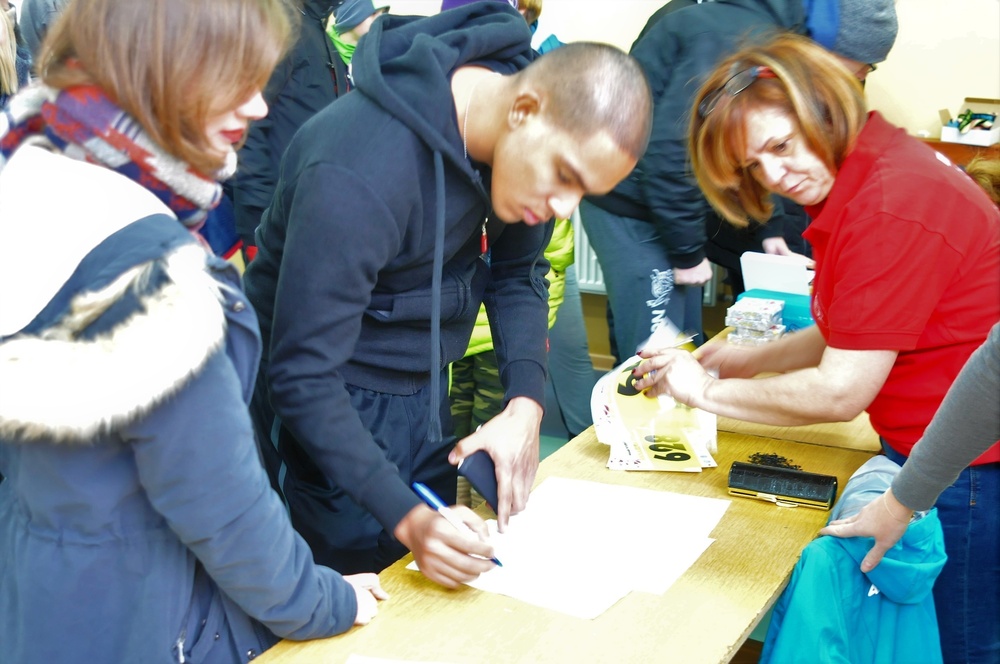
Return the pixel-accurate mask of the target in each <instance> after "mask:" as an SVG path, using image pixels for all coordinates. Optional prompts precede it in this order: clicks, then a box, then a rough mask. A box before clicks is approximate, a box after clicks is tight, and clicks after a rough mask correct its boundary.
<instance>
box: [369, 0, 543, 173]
mask: <svg viewBox="0 0 1000 664" xmlns="http://www.w3.org/2000/svg"><path fill="white" fill-rule="evenodd" d="M533 59H534V52H533V51H532V50H531V31H530V30H529V29H528V26H527V24H526V23H525V22H524V19H523V18H522V17H521V15H520V14H518V13H517V10H515V9H513V8H512V7H510V6H509V5H507V4H506V3H500V2H490V3H475V4H472V5H467V6H465V7H460V8H457V9H454V10H451V11H448V12H445V13H442V14H437V15H435V16H427V17H423V16H393V15H391V14H387V15H385V16H383V17H382V18H381V19H380V20H378V21H376V22H375V23H374V24H373V25H372V28H371V30H370V31H369V32H368V34H367V35H365V37H363V38H362V39H361V41H360V43H359V44H358V47H357V50H356V51H355V52H354V60H353V68H354V72H353V73H354V83H355V89H356V91H359V92H361V93H362V94H364V95H365V96H367V97H369V98H370V99H372V100H373V101H375V103H377V104H378V105H379V106H381V107H382V108H383V109H385V110H386V111H387V112H388V113H390V114H391V115H393V116H394V117H395V118H397V119H398V120H400V121H401V122H402V123H404V124H405V125H406V126H407V127H409V128H410V129H411V130H412V131H413V132H414V133H416V134H417V135H418V136H419V137H420V138H421V140H423V141H424V142H425V143H426V144H427V145H428V147H430V148H431V149H432V150H434V151H435V152H440V153H441V154H442V155H443V156H444V158H445V159H446V160H449V161H451V162H452V163H454V164H456V165H458V166H459V167H460V168H461V169H463V170H465V171H471V168H470V167H469V165H468V164H467V161H466V159H465V157H464V155H463V154H462V137H461V135H460V134H459V133H458V120H457V118H456V116H455V108H454V101H453V97H452V94H451V75H452V73H453V72H454V71H455V70H456V69H457V68H459V67H461V66H463V65H478V66H482V67H487V68H489V69H491V70H493V71H496V72H499V73H501V74H513V73H515V72H516V71H519V70H521V69H524V67H526V66H527V65H528V63H530V62H531V61H532V60H533Z"/></svg>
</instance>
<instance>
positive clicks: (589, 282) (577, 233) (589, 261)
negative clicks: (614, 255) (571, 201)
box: [573, 209, 720, 307]
mask: <svg viewBox="0 0 1000 664" xmlns="http://www.w3.org/2000/svg"><path fill="white" fill-rule="evenodd" d="M573 242H574V252H575V260H574V263H575V264H576V279H577V281H579V282H580V292H581V293H597V294H598V295H606V294H607V289H605V288H604V273H602V272H601V265H600V263H598V262H597V254H596V253H594V250H593V248H591V246H590V242H588V241H587V232H586V231H585V230H583V223H582V222H581V221H580V210H579V209H577V210H574V211H573ZM719 269H720V268H719V267H718V266H716V265H715V264H713V265H712V279H711V281H709V282H708V283H707V284H705V287H704V290H703V291H702V304H703V305H704V306H706V307H714V306H715V304H716V298H717V295H718V293H717V291H718V287H719V283H720V279H719Z"/></svg>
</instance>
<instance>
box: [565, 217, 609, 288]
mask: <svg viewBox="0 0 1000 664" xmlns="http://www.w3.org/2000/svg"><path fill="white" fill-rule="evenodd" d="M573 242H574V253H575V257H576V258H575V260H574V263H575V264H576V279H577V281H578V282H580V291H581V292H583V293H597V294H599V295H604V294H605V293H606V292H607V291H605V289H604V274H603V273H602V272H601V266H600V264H599V263H598V262H597V254H595V253H594V250H593V249H592V248H591V247H590V242H588V241H587V233H586V231H584V230H583V224H582V223H581V222H580V211H579V210H574V212H573Z"/></svg>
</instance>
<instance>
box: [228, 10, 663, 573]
mask: <svg viewBox="0 0 1000 664" xmlns="http://www.w3.org/2000/svg"><path fill="white" fill-rule="evenodd" d="M352 62H353V63H354V82H355V84H356V88H355V90H354V92H352V93H351V94H349V95H347V96H345V97H341V98H340V99H338V100H337V101H335V102H334V103H332V104H330V105H329V106H327V107H326V108H324V109H323V110H322V111H320V112H319V113H318V114H317V115H315V116H313V118H312V119H311V120H310V121H309V122H308V123H306V124H305V125H303V127H302V129H300V130H299V131H298V132H297V133H296V134H295V137H294V138H293V139H292V142H291V144H290V145H289V147H288V150H287V151H286V153H285V157H284V160H283V162H282V168H281V177H280V178H279V182H278V185H277V187H276V189H275V195H274V198H273V200H272V202H271V205H270V207H268V209H267V211H266V212H265V213H264V216H263V219H262V221H261V225H260V228H259V230H258V232H257V236H256V237H257V239H258V241H259V242H258V250H259V253H258V254H257V257H256V258H255V259H254V260H253V262H251V263H250V265H249V267H248V268H247V271H246V274H245V276H244V283H245V284H246V288H247V294H248V296H249V297H250V301H251V302H252V303H253V305H254V307H255V308H256V309H257V312H258V314H259V316H260V322H261V330H262V334H263V336H264V338H265V340H266V343H265V348H266V352H265V353H264V358H263V359H262V362H261V369H260V372H259V375H258V379H257V386H256V394H255V396H254V401H253V405H252V415H253V417H254V418H255V424H256V427H257V431H258V434H259V442H260V443H261V446H260V447H261V451H262V454H263V457H264V462H265V465H266V467H267V468H268V471H269V472H270V475H271V481H272V483H273V484H274V486H275V487H276V488H277V489H278V490H279V491H281V492H282V493H283V495H284V497H285V498H286V500H287V503H288V506H289V510H290V513H291V516H292V523H293V524H294V525H295V527H296V528H297V529H298V530H299V532H301V533H302V534H303V536H304V537H305V538H306V540H307V541H308V542H309V543H310V545H311V546H312V549H313V553H314V554H315V555H316V558H317V560H318V561H319V562H321V563H326V564H329V565H331V566H332V567H334V568H335V569H338V570H339V571H341V572H358V571H377V570H380V569H382V568H384V567H386V566H388V565H389V564H391V563H392V562H394V561H395V560H397V559H398V558H400V557H402V556H403V555H404V554H405V553H406V549H409V550H411V551H412V552H413V555H414V557H415V558H416V561H417V563H418V564H419V566H420V569H421V571H422V572H423V573H424V574H425V575H426V576H427V577H428V578H430V579H432V580H434V581H436V582H438V583H441V584H443V585H446V586H455V585H458V584H460V583H462V582H464V581H468V580H471V579H473V578H475V577H476V576H478V575H479V574H481V573H482V572H485V571H487V570H489V569H491V568H492V566H493V563H492V562H490V560H489V557H490V556H491V555H492V554H491V553H490V551H491V548H490V547H489V546H488V544H486V543H485V542H480V541H478V540H477V539H476V538H475V537H472V536H468V535H466V534H464V533H462V532H459V531H458V530H456V529H455V528H453V527H452V526H451V525H450V524H449V523H448V522H447V521H445V520H444V519H442V518H441V517H440V516H438V515H437V513H436V512H434V511H433V510H432V509H430V508H429V507H427V506H426V505H424V504H422V502H421V500H420V498H419V497H418V496H417V495H416V494H415V493H414V492H413V491H412V490H411V488H410V485H411V483H412V482H414V481H419V482H423V483H424V484H427V485H429V486H430V487H431V488H432V489H433V490H434V491H435V492H436V493H437V494H438V495H439V496H441V497H442V498H443V499H444V500H445V501H446V502H448V503H453V502H455V493H456V484H457V475H456V471H455V465H456V464H458V463H459V462H460V460H461V459H463V458H465V457H467V456H468V455H470V454H472V453H474V452H476V451H477V450H480V449H483V450H486V451H487V453H488V454H489V455H490V456H491V458H492V459H493V461H494V463H495V465H496V474H497V480H498V505H497V520H498V523H499V527H500V528H501V529H502V528H504V527H506V525H507V519H508V517H509V515H510V514H514V513H516V512H518V511H520V510H521V509H523V508H524V506H525V504H526V503H527V499H528V493H529V491H530V490H531V486H532V483H533V481H534V477H535V473H536V471H537V468H538V461H539V459H538V454H539V453H538V449H539V447H538V445H539V426H540V423H541V419H542V402H543V399H544V386H545V363H546V356H545V346H546V343H545V342H546V336H547V328H548V301H547V300H548V294H547V292H546V285H545V280H544V276H545V273H546V271H547V270H548V264H547V261H545V260H544V258H543V257H542V251H543V250H544V248H545V245H546V244H547V243H548V241H549V237H550V235H551V229H552V226H551V224H547V223H545V222H547V221H548V220H549V219H550V218H552V217H553V216H558V217H568V216H569V215H570V214H571V213H572V211H573V208H575V207H576V205H577V204H578V203H579V201H580V199H581V198H582V197H583V195H584V194H588V193H596V192H606V191H609V190H610V189H611V188H612V187H614V186H615V184H617V183H618V182H619V181H620V180H621V179H622V178H624V177H625V176H626V175H627V174H628V173H629V171H631V169H632V168H633V167H634V166H635V163H636V161H637V160H638V158H639V155H641V154H642V152H643V151H644V150H645V147H646V142H647V140H648V137H649V124H650V114H651V108H652V102H651V100H650V94H649V88H648V85H647V84H646V81H645V78H644V77H643V75H642V71H641V69H639V66H638V64H637V63H636V62H635V61H634V60H632V59H631V58H630V57H629V56H628V55H626V54H625V53H623V52H622V51H620V50H619V49H617V48H614V47H611V46H608V45H603V44H594V43H578V44H574V45H572V46H565V47H563V48H560V49H556V50H555V51H552V52H550V53H547V54H545V55H544V56H541V57H539V58H538V59H537V60H536V59H535V55H534V52H533V51H532V50H531V32H530V31H529V30H528V26H527V24H526V23H525V22H524V19H523V18H522V17H521V15H520V14H518V13H517V11H516V10H515V9H513V8H512V7H510V6H509V5H507V4H506V3H502V2H476V3H472V4H470V5H465V6H463V7H457V8H455V9H450V10H448V11H445V12H442V13H440V14H437V15H434V16H428V17H402V16H393V15H391V14H389V15H385V16H382V17H381V18H379V19H378V20H377V21H375V23H374V24H373V25H372V28H371V30H370V31H369V32H368V35H367V36H366V37H365V38H364V39H362V40H361V41H360V42H359V43H358V47H357V50H356V51H355V52H354V58H353V60H352ZM332 181H337V182H339V183H340V184H341V186H338V187H335V188H331V187H330V186H329V183H330V182H332ZM522 220H523V223H521V222H522ZM484 302H485V304H486V310H487V313H488V314H489V316H490V319H491V323H492V325H491V327H492V330H493V340H494V348H495V350H496V353H497V358H498V361H499V369H500V378H501V380H502V381H503V384H504V388H505V391H506V400H505V405H504V410H503V411H502V412H501V413H500V414H498V415H497V416H496V417H494V418H493V419H491V420H490V421H488V422H486V424H484V425H483V427H482V429H480V430H479V431H478V432H474V433H473V434H471V435H469V436H467V437H466V438H464V439H463V440H461V441H459V443H458V445H457V446H456V445H454V444H453V440H452V437H451V436H450V435H449V434H450V433H451V426H450V418H449V413H448V401H447V394H446V390H445V389H442V383H443V381H442V373H443V372H444V371H445V368H446V366H447V364H448V363H450V362H452V361H454V360H456V359H458V358H460V357H461V356H462V355H463V354H464V353H465V351H466V349H467V348H468V345H469V337H470V334H471V332H472V328H473V325H474V324H475V320H476V315H477V313H478V311H479V306H480V304H482V303H484ZM460 513H461V514H462V515H463V518H464V520H465V522H466V523H467V524H468V525H470V527H472V528H474V529H476V530H477V532H479V533H480V534H482V535H485V534H486V525H485V523H484V522H483V521H482V519H480V518H479V517H478V516H476V515H475V514H474V513H473V512H471V511H470V510H461V512H460ZM469 554H477V555H478V556H482V557H479V558H477V557H473V556H471V555H469ZM484 558H485V559H484Z"/></svg>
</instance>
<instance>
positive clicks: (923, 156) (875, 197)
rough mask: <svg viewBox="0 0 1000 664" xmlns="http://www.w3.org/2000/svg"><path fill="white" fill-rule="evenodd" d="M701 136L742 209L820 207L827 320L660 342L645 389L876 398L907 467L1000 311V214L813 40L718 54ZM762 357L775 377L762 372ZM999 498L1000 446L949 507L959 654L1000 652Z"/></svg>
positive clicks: (891, 442)
mask: <svg viewBox="0 0 1000 664" xmlns="http://www.w3.org/2000/svg"><path fill="white" fill-rule="evenodd" d="M690 141H691V155H692V164H693V166H694V171H695V174H696V176H697V178H698V182H699V184H700V186H701V187H702V189H703V191H704V192H705V195H706V197H707V198H708V200H709V201H710V202H711V203H712V205H713V206H714V207H715V208H716V209H717V210H718V211H719V212H720V213H721V214H722V215H724V216H725V217H726V218H727V219H729V221H730V222H732V223H734V224H736V225H745V224H746V223H747V220H748V218H749V217H752V218H754V219H757V220H759V221H765V220H766V219H767V218H768V216H769V215H770V212H771V203H770V195H771V194H772V193H774V194H779V195H781V196H784V197H786V198H790V199H792V200H794V201H796V202H797V203H799V204H800V205H803V206H805V207H806V210H807V211H808V212H809V214H810V216H811V217H812V218H813V221H812V224H811V225H810V227H809V228H808V230H807V231H806V233H805V234H804V237H805V238H806V239H807V240H808V241H809V242H810V243H811V245H812V248H813V254H814V257H815V260H816V279H815V282H814V292H813V301H812V309H813V317H814V318H815V320H816V325H815V326H814V327H812V328H809V329H806V330H803V331H800V332H797V333H795V334H791V335H788V336H786V337H785V338H783V339H781V340H780V341H779V342H777V343H773V344H769V345H766V346H762V347H759V348H754V349H746V348H742V347H739V348H738V347H733V346H727V345H725V344H719V345H717V346H715V347H708V348H705V349H703V350H704V352H703V353H702V355H701V356H700V361H696V360H694V359H693V357H692V356H691V355H690V354H689V353H684V352H677V351H664V352H660V353H657V352H654V351H647V357H648V359H647V360H646V361H645V362H643V363H642V364H640V365H639V366H638V367H637V369H636V373H637V374H640V375H643V374H644V375H645V377H644V378H643V379H642V380H641V381H639V382H638V383H637V384H636V387H638V388H639V389H649V391H650V393H651V394H670V395H672V396H674V397H675V398H676V399H678V400H679V401H682V402H684V403H686V404H688V405H691V406H695V407H698V408H702V409H704V410H708V411H711V412H714V413H717V414H720V415H724V416H728V417H735V418H739V419H743V420H748V421H754V422H762V423H767V424H775V425H800V424H810V423H816V422H828V421H847V420H851V419H853V418H854V417H856V416H857V415H858V414H859V413H860V412H861V411H863V410H866V411H868V414H869V416H870V418H871V423H872V426H873V427H874V428H875V430H876V431H877V432H878V433H879V435H880V436H881V438H882V443H883V447H884V449H885V453H886V454H887V455H888V456H889V457H890V458H892V459H893V460H895V461H897V462H898V463H902V462H903V461H904V460H905V458H906V457H907V456H908V455H909V453H910V450H911V448H912V447H913V445H914V443H916V442H917V440H918V439H919V438H920V436H921V435H922V434H923V431H924V429H925V428H926V426H927V424H928V423H929V422H930V420H931V418H932V417H933V415H934V413H935V411H936V410H937V408H938V406H939V405H940V403H941V400H942V399H943V398H944V395H945V393H946V392H947V390H948V387H949V386H950V385H951V383H952V382H953V381H954V379H955V377H956V376H957V375H958V372H959V370H960V369H961V368H962V366H963V365H964V364H965V362H966V360H967V359H968V358H969V356H970V355H971V354H972V352H973V351H974V350H975V349H976V348H977V347H979V346H980V345H981V344H982V343H983V342H984V341H985V339H986V337H987V334H988V333H989V331H990V328H991V327H992V326H993V324H994V323H996V322H997V321H998V320H1000V212H998V210H997V208H996V207H995V206H994V205H993V204H992V202H991V201H990V200H989V198H988V197H987V196H986V195H985V194H984V193H983V191H982V190H981V189H980V188H979V187H978V186H977V185H976V184H975V183H974V182H973V181H972V180H971V179H970V178H969V177H968V176H967V175H965V174H964V173H963V172H962V171H961V170H960V169H959V168H957V167H956V166H954V165H952V164H951V163H950V162H948V161H947V160H946V159H945V158H944V157H942V156H940V155H938V154H937V153H936V152H934V151H933V150H931V149H930V148H928V147H927V146H926V145H924V144H922V143H921V142H920V141H918V140H916V139H914V138H912V137H909V136H907V134H906V132H905V131H904V130H902V129H899V128H897V127H894V126H893V125H891V124H889V123H888V122H887V121H886V120H885V119H884V118H883V117H882V116H881V115H880V114H879V113H877V112H871V113H866V112H865V107H864V99H863V96H862V90H861V87H860V85H859V84H858V81H857V80H856V79H855V78H854V76H853V75H852V74H851V72H849V71H847V69H845V68H844V67H843V66H842V65H841V64H839V63H838V61H837V60H836V58H834V57H833V56H831V55H830V54H829V53H827V52H826V51H824V50H823V49H822V48H820V47H818V46H816V45H815V44H814V43H812V42H811V41H809V40H807V39H804V38H801V37H794V36H780V37H777V38H775V39H773V40H772V41H770V42H769V43H767V44H765V45H763V46H757V47H750V48H747V49H744V50H743V51H741V52H739V53H736V54H734V55H733V56H732V57H730V58H728V59H726V60H725V61H724V62H723V63H722V64H721V65H719V67H718V68H717V69H716V71H715V72H714V73H713V75H712V76H711V77H710V78H709V79H708V80H707V81H706V83H705V84H704V86H703V87H702V88H701V90H700V91H699V94H698V95H697V97H696V100H695V105H694V108H693V110H692V121H691V129H690ZM709 368H713V369H717V370H718V371H719V376H720V378H719V379H714V378H712V377H711V376H710V375H709V374H708V373H706V369H709ZM654 370H655V375H652V374H651V373H650V372H652V371H654ZM765 371H768V372H778V375H775V376H771V377H767V378H761V379H756V380H748V379H750V378H752V377H753V376H756V375H757V374H759V373H761V372H765ZM998 505H1000V444H994V445H993V446H992V447H990V448H989V449H988V450H987V451H986V452H985V453H984V454H982V455H981V456H980V457H979V458H977V459H976V460H975V461H974V462H973V464H972V465H971V466H970V467H969V468H966V470H965V471H964V472H963V473H962V475H961V476H960V477H959V479H958V481H956V483H955V484H953V485H952V486H951V487H950V488H949V489H948V490H946V491H945V492H944V493H943V494H942V495H941V497H940V499H939V500H938V502H937V504H936V506H937V508H938V511H939V515H940V518H941V522H942V524H943V526H944V530H945V543H946V549H947V553H948V558H949V561H948V564H947V566H946V567H945V570H944V571H943V572H942V574H941V576H940V577H939V579H938V582H937V584H936V585H935V591H934V592H935V601H936V604H937V613H938V620H939V624H940V628H941V639H942V649H943V651H944V655H945V660H946V661H949V660H952V659H954V660H955V661H963V662H966V661H968V662H973V661H983V662H985V661H993V662H995V661H997V658H998V657H1000V536H998V531H1000V526H998V521H1000V519H998V513H1000V510H998V509H997V506H998Z"/></svg>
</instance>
